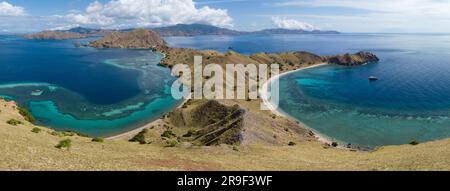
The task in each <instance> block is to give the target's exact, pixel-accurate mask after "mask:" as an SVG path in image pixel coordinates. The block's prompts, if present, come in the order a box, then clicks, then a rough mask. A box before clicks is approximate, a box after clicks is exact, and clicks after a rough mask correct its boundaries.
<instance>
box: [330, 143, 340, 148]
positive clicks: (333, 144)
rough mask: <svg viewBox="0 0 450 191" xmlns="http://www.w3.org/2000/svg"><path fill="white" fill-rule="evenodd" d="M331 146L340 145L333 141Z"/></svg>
mask: <svg viewBox="0 0 450 191" xmlns="http://www.w3.org/2000/svg"><path fill="white" fill-rule="evenodd" d="M331 146H333V147H337V146H339V144H338V143H337V142H333V143H331Z"/></svg>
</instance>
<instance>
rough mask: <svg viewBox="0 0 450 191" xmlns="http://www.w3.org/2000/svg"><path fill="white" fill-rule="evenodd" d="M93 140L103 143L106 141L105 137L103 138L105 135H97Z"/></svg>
mask: <svg viewBox="0 0 450 191" xmlns="http://www.w3.org/2000/svg"><path fill="white" fill-rule="evenodd" d="M92 142H97V143H103V142H105V139H103V137H95V138H93V139H92Z"/></svg>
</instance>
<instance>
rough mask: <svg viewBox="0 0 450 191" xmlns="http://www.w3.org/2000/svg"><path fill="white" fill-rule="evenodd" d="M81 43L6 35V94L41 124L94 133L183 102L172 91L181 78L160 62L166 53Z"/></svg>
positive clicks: (135, 123)
mask: <svg viewBox="0 0 450 191" xmlns="http://www.w3.org/2000/svg"><path fill="white" fill-rule="evenodd" d="M91 40H93V39H83V40H82V41H84V42H86V41H91ZM75 41H76V40H63V41H51V40H49V41H47V40H26V39H22V38H20V37H16V36H0V65H1V69H0V96H1V97H4V98H7V99H12V100H16V101H18V102H19V103H20V104H21V105H22V106H25V107H27V108H28V109H29V110H30V111H31V112H32V113H33V115H34V116H35V117H36V118H37V119H38V124H40V125H45V126H49V127H52V128H55V129H58V130H72V131H77V132H80V133H83V134H88V135H92V136H109V135H115V134H118V133H122V132H126V131H128V130H131V129H134V128H136V127H139V126H140V125H143V124H145V123H148V122H150V121H152V120H155V119H157V118H159V117H160V116H162V115H163V114H165V113H167V112H169V111H171V110H172V109H173V108H175V107H176V106H177V105H178V104H179V103H180V100H175V99H173V98H172V96H171V94H170V86H171V84H172V82H173V81H174V80H175V78H174V77H172V76H171V75H170V70H169V69H167V68H163V67H159V66H158V63H159V61H160V60H161V58H162V55H161V54H158V53H154V52H152V51H149V50H124V49H94V48H87V47H82V48H76V47H75V46H74V45H73V43H74V42H75Z"/></svg>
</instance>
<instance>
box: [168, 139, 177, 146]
mask: <svg viewBox="0 0 450 191" xmlns="http://www.w3.org/2000/svg"><path fill="white" fill-rule="evenodd" d="M177 145H178V142H177V141H175V140H173V141H169V142H167V145H166V147H176V146H177Z"/></svg>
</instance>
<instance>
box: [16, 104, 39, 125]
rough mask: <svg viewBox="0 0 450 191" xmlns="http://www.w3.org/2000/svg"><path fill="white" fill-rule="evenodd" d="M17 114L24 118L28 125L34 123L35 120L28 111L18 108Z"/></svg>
mask: <svg viewBox="0 0 450 191" xmlns="http://www.w3.org/2000/svg"><path fill="white" fill-rule="evenodd" d="M19 113H20V115H22V116H23V117H24V118H25V120H26V121H28V122H30V123H35V122H36V119H35V118H34V117H33V115H32V114H31V112H30V111H28V110H27V109H25V108H22V107H19Z"/></svg>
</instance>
